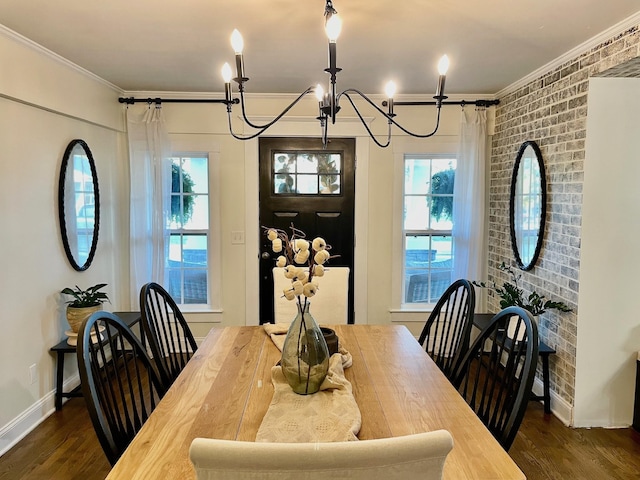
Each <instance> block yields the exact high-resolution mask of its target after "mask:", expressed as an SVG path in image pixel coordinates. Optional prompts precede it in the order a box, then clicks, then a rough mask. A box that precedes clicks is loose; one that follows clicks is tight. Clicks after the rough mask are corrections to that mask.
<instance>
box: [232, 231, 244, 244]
mask: <svg viewBox="0 0 640 480" xmlns="http://www.w3.org/2000/svg"><path fill="white" fill-rule="evenodd" d="M231 243H232V244H233V245H243V244H244V232H231Z"/></svg>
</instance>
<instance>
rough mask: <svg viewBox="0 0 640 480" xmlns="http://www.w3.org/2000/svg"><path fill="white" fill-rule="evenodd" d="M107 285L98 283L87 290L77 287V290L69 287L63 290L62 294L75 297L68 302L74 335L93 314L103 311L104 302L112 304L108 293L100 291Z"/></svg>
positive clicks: (68, 312)
mask: <svg viewBox="0 0 640 480" xmlns="http://www.w3.org/2000/svg"><path fill="white" fill-rule="evenodd" d="M106 286H107V284H106V283H98V284H97V285H94V286H93V287H89V288H87V289H85V290H83V289H81V288H80V287H79V286H77V285H76V288H75V289H71V288H69V287H67V288H65V289H63V290H62V292H61V293H63V294H64V295H69V296H71V297H73V299H72V300H68V301H67V302H65V303H67V321H68V322H69V325H70V326H71V330H72V331H73V333H78V330H79V328H80V325H82V322H83V321H84V320H85V319H86V318H88V317H89V316H90V315H91V314H92V313H94V312H97V311H98V310H102V304H103V303H104V302H110V300H109V297H108V296H107V294H106V293H104V292H101V291H100V290H101V289H103V288H104V287H106Z"/></svg>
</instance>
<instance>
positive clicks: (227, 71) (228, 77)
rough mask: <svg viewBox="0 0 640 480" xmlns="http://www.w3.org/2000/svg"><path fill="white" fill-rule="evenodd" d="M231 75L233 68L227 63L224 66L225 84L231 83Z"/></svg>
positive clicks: (223, 76)
mask: <svg viewBox="0 0 640 480" xmlns="http://www.w3.org/2000/svg"><path fill="white" fill-rule="evenodd" d="M231 75H232V73H231V66H230V65H229V64H228V63H226V62H225V64H224V65H223V66H222V79H223V80H224V83H231Z"/></svg>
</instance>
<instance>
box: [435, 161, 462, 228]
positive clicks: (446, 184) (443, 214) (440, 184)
mask: <svg viewBox="0 0 640 480" xmlns="http://www.w3.org/2000/svg"><path fill="white" fill-rule="evenodd" d="M455 178H456V171H455V170H454V169H453V168H449V169H447V170H443V171H441V172H438V173H434V174H433V175H432V176H431V194H432V197H430V198H431V205H430V210H431V216H432V217H433V218H435V219H436V220H440V219H441V218H445V219H448V220H451V219H452V218H453V196H452V195H453V184H454V182H455ZM441 195H442V196H441Z"/></svg>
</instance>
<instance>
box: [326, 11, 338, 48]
mask: <svg viewBox="0 0 640 480" xmlns="http://www.w3.org/2000/svg"><path fill="white" fill-rule="evenodd" d="M341 30H342V20H341V19H340V17H338V15H337V14H335V13H334V14H333V15H331V16H330V17H329V19H328V20H327V23H326V24H325V26H324V31H325V32H326V33H327V37H329V41H330V42H331V43H335V42H336V40H338V37H339V36H340V31H341Z"/></svg>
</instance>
